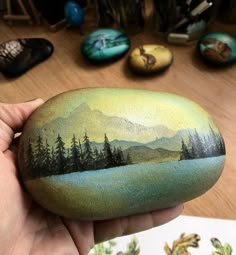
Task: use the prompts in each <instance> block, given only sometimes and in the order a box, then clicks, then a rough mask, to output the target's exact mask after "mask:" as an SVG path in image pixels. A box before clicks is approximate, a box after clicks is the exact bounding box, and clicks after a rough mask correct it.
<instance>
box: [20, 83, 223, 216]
mask: <svg viewBox="0 0 236 255" xmlns="http://www.w3.org/2000/svg"><path fill="white" fill-rule="evenodd" d="M19 151H20V153H19V167H20V173H21V176H22V180H23V182H24V184H25V187H26V189H27V190H28V191H29V192H30V193H31V194H32V196H33V198H34V199H35V200H36V201H37V202H38V203H39V204H40V205H42V206H43V207H45V208H47V209H48V210H50V211H52V212H54V213H56V214H58V215H61V216H66V217H70V218H75V219H82V220H103V219H110V218H116V217H120V216H127V215H133V214H138V213H144V212H149V211H152V210H155V209H161V208H167V207H172V206H175V205H177V204H179V203H183V202H185V201H189V200H191V199H193V198H195V197H197V196H200V195H201V194H203V193H204V192H206V191H207V190H208V189H209V188H210V187H212V185H213V184H214V183H215V182H216V181H217V179H218V178H219V177H220V175H221V172H222V169H223V166H224V161H225V147H224V141H223V139H222V137H221V134H220V132H219V130H218V128H217V127H216V125H215V123H214V121H213V120H212V118H211V117H210V116H209V115H208V113H206V112H205V111H204V110H203V109H202V108H201V107H199V106H198V105H197V104H195V103H193V102H192V101H189V100H187V99H185V98H182V97H179V96H177V95H173V94H168V93H161V92H160V93H158V92H151V91H143V90H132V89H111V88H94V89H81V90H75V91H70V92H66V93H63V94H60V95H58V96H56V97H54V98H52V99H50V100H49V101H47V102H46V103H45V104H44V105H42V106H41V107H40V108H39V109H37V110H36V111H35V112H34V113H33V114H32V116H31V117H30V118H29V120H28V121H27V123H26V125H25V127H24V130H23V133H22V136H21V140H20V148H19Z"/></svg>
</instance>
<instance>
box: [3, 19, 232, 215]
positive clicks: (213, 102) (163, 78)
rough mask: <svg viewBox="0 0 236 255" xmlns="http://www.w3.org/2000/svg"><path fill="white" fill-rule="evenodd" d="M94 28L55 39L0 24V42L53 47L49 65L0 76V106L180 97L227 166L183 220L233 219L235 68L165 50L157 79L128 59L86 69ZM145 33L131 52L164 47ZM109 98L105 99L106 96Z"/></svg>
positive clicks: (187, 50) (191, 49) (182, 49)
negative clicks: (119, 95)
mask: <svg viewBox="0 0 236 255" xmlns="http://www.w3.org/2000/svg"><path fill="white" fill-rule="evenodd" d="M93 28H94V27H93V26H91V27H90V26H87V27H83V28H82V29H81V30H78V29H68V28H67V29H64V30H61V31H59V32H56V33H52V32H50V31H49V30H48V29H47V28H46V27H43V26H40V27H35V26H27V25H25V26H24V25H16V26H14V27H9V26H7V25H5V24H4V23H3V22H1V21H0V42H3V41H5V40H9V39H14V38H24V37H44V38H47V39H49V40H50V41H51V42H52V43H53V44H54V46H55V52H54V54H53V55H52V57H51V58H50V59H48V60H47V61H45V62H44V63H42V64H40V65H38V66H36V67H34V68H33V69H32V70H30V71H28V72H27V73H26V74H24V75H22V76H21V77H19V78H17V79H6V78H5V77H4V76H3V75H2V74H0V101H1V102H5V103H16V102H24V101H27V100H30V99H33V98H38V97H41V98H43V99H44V100H47V99H49V98H50V97H52V96H54V95H56V94H58V93H61V92H64V91H67V90H71V89H78V88H85V87H116V88H118V87H119V88H121V87H122V88H123V87H125V88H137V89H146V90H154V91H166V92H170V93H175V94H178V95H181V96H185V97H187V98H189V99H192V100H194V101H195V102H197V103H198V104H200V105H201V106H202V107H204V108H205V109H206V110H207V111H208V112H209V113H210V114H211V115H212V116H213V118H214V119H215V121H216V123H217V124H218V126H219V128H220V130H221V132H222V134H223V136H224V139H225V143H226V149H227V160H226V166H225V169H224V172H223V174H222V177H221V178H220V179H219V181H218V182H217V184H216V185H215V186H214V187H213V188H212V189H211V190H209V191H208V192H207V193H206V194H204V195H202V196H201V197H199V198H197V199H194V200H193V201H190V202H188V203H186V204H185V209H184V214H186V215H194V216H206V217H217V218H225V219H236V65H234V66H230V67H227V68H223V69H216V68H210V67H208V66H206V65H205V64H203V63H202V62H201V61H200V60H199V58H198V56H197V54H196V52H195V44H193V45H191V46H173V45H169V46H168V47H169V48H170V49H171V50H172V52H173V54H174V62H173V64H172V66H171V67H170V68H169V69H168V70H167V71H166V72H164V73H162V74H161V75H157V76H152V77H139V76H136V75H134V74H132V73H131V72H130V71H129V70H128V69H127V55H126V56H125V57H123V58H122V59H120V60H119V61H117V62H115V63H112V64H108V65H102V66H94V65H91V64H89V63H87V62H86V61H85V60H84V59H83V58H82V56H81V54H80V43H81V40H82V39H83V38H84V36H85V35H86V34H87V33H88V32H89V31H91V30H92V29H93ZM149 30H150V29H146V30H144V31H143V32H142V33H139V34H137V35H135V36H131V37H130V38H131V42H132V48H133V47H135V46H138V45H139V44H141V43H155V44H165V42H164V41H163V39H161V38H160V36H158V35H157V34H155V33H153V32H152V31H149ZM211 30H214V31H228V32H232V33H234V34H236V26H235V25H231V26H221V25H219V24H212V25H211ZM108 96H109V95H108Z"/></svg>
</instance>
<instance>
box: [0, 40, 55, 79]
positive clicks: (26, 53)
mask: <svg viewBox="0 0 236 255" xmlns="http://www.w3.org/2000/svg"><path fill="white" fill-rule="evenodd" d="M53 50H54V47H53V45H52V43H51V42H49V41H48V40H46V39H42V38H26V39H16V40H10V41H7V42H4V43H2V44H0V71H1V72H2V73H3V74H4V75H6V76H9V77H17V76H20V75H21V74H23V73H25V72H26V71H28V70H29V69H30V68H32V67H33V66H35V65H37V64H39V63H40V62H42V61H44V60H46V59H47V58H49V57H50V56H51V55H52V53H53Z"/></svg>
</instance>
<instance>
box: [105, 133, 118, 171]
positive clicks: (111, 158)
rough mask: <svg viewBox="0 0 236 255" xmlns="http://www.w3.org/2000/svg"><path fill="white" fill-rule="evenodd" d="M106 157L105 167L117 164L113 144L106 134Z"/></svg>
mask: <svg viewBox="0 0 236 255" xmlns="http://www.w3.org/2000/svg"><path fill="white" fill-rule="evenodd" d="M103 152H104V158H105V168H110V167H114V166H115V159H114V155H113V153H112V150H111V145H110V143H109V140H108V138H107V135H106V134H105V135H104V146H103Z"/></svg>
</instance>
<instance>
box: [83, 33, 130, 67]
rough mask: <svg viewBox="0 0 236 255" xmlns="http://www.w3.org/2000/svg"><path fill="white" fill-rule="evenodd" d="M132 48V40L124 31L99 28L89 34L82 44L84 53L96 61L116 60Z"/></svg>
mask: <svg viewBox="0 0 236 255" xmlns="http://www.w3.org/2000/svg"><path fill="white" fill-rule="evenodd" d="M129 48H130V40H129V38H128V37H127V36H126V34H124V33H123V32H121V31H119V30H114V29H98V30H96V31H94V32H92V33H91V34H89V35H88V36H87V37H86V38H85V39H84V41H83V42H82V45H81V51H82V53H83V55H84V56H85V57H86V58H87V59H88V60H90V61H92V62H95V63H100V62H107V61H112V60H115V59H117V58H119V57H121V56H123V55H124V54H125V53H126V52H127V51H128V50H129Z"/></svg>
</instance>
